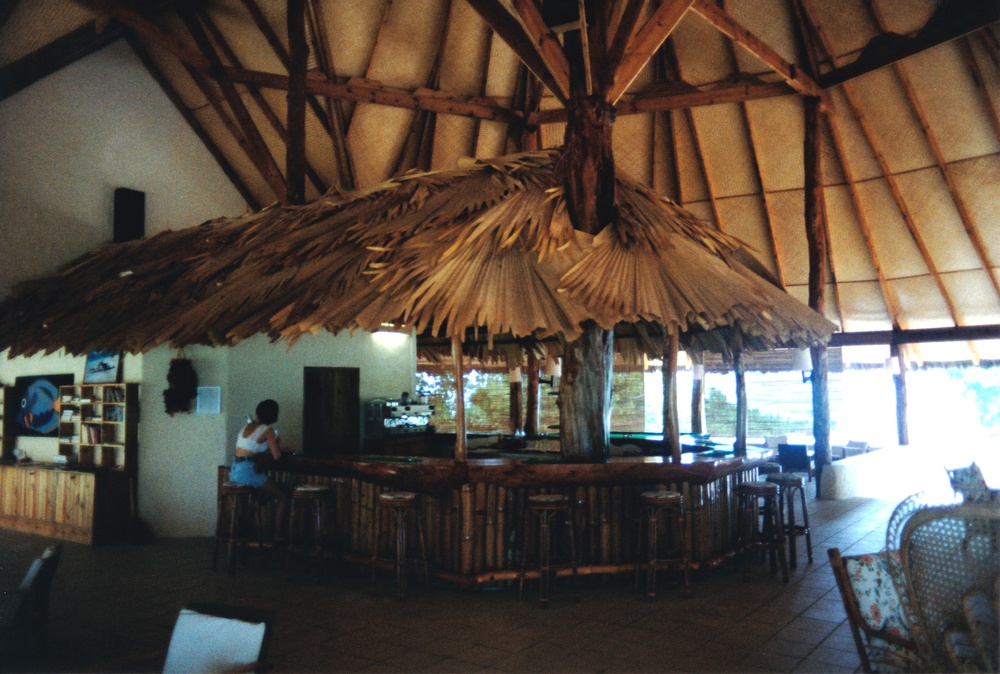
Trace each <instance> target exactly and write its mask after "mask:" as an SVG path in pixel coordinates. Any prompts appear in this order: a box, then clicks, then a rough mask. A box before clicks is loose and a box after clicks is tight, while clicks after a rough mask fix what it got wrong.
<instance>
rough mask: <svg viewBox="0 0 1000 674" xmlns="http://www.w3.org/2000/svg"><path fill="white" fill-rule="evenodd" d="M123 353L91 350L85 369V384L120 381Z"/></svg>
mask: <svg viewBox="0 0 1000 674" xmlns="http://www.w3.org/2000/svg"><path fill="white" fill-rule="evenodd" d="M121 359H122V354H121V353H120V352H118V351H91V352H90V353H88V354H87V366H86V367H85V368H84V370H83V383H84V384H113V383H115V382H116V381H118V367H119V365H120V364H121Z"/></svg>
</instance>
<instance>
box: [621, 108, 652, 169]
mask: <svg viewBox="0 0 1000 674" xmlns="http://www.w3.org/2000/svg"><path fill="white" fill-rule="evenodd" d="M614 129H615V130H614V141H613V142H614V153H615V166H616V167H617V168H618V170H620V171H624V172H625V173H627V174H628V175H630V176H632V178H634V179H635V180H638V181H639V182H640V183H642V184H643V185H652V183H653V167H652V157H651V155H652V151H653V118H652V117H651V116H650V115H625V116H624V117H619V118H618V119H617V120H616V121H615V126H614Z"/></svg>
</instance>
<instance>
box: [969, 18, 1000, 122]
mask: <svg viewBox="0 0 1000 674" xmlns="http://www.w3.org/2000/svg"><path fill="white" fill-rule="evenodd" d="M961 39H962V40H963V41H964V42H965V43H966V44H967V45H969V48H970V49H971V51H972V55H973V58H974V59H975V62H976V64H977V66H978V68H979V70H980V72H981V73H982V78H981V79H982V82H983V86H984V87H985V89H986V92H987V95H988V97H989V99H990V100H991V101H1000V63H998V62H997V60H996V59H995V58H994V57H993V52H991V51H990V50H988V49H987V47H986V31H984V30H981V31H977V32H975V33H973V34H972V35H969V36H966V37H964V38H961ZM981 98H982V96H981V95H980V99H981ZM980 105H985V104H984V103H983V102H982V100H980ZM995 105H996V104H994V106H995Z"/></svg>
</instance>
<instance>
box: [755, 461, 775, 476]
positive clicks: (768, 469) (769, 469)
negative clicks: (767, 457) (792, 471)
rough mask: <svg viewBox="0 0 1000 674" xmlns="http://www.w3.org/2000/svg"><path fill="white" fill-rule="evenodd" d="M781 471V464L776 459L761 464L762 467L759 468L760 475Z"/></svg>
mask: <svg viewBox="0 0 1000 674" xmlns="http://www.w3.org/2000/svg"><path fill="white" fill-rule="evenodd" d="M780 472H781V464H780V463H778V462H776V461H768V462H767V463H762V464H760V468H758V469H757V474H758V475H773V474H774V473H780Z"/></svg>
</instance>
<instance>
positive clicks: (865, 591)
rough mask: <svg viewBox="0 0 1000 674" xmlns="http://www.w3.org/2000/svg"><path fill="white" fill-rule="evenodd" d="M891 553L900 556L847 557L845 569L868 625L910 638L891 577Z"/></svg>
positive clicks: (886, 554) (883, 553)
mask: <svg viewBox="0 0 1000 674" xmlns="http://www.w3.org/2000/svg"><path fill="white" fill-rule="evenodd" d="M889 554H897V553H889V552H885V551H883V552H879V553H875V554H866V555H857V556H854V557H844V566H845V568H846V569H847V576H848V578H850V581H851V589H852V590H853V591H854V596H855V598H856V599H857V600H858V607H859V608H860V609H861V617H862V619H863V620H864V621H865V623H866V624H867V625H868V626H869V627H870V628H871V629H873V630H877V631H881V632H887V633H889V634H893V635H895V636H899V637H902V638H904V639H909V638H910V630H909V628H907V626H906V623H905V622H903V618H902V615H901V609H900V605H899V595H898V594H896V586H895V585H893V583H892V577H891V576H890V575H889V558H888V555H889Z"/></svg>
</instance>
